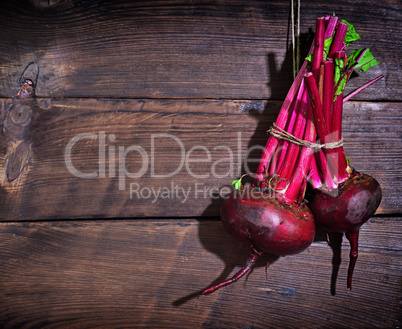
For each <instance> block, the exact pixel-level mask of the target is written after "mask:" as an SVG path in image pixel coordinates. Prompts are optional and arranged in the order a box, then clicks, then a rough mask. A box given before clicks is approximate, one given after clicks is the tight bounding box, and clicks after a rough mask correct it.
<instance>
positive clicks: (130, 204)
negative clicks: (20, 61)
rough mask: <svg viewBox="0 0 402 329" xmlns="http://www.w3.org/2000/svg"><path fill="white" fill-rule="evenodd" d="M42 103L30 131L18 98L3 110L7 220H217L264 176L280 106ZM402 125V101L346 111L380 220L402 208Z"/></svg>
mask: <svg viewBox="0 0 402 329" xmlns="http://www.w3.org/2000/svg"><path fill="white" fill-rule="evenodd" d="M36 101H37V103H36V105H35V103H34V105H32V104H31V105H29V106H31V107H29V106H28V105H27V106H28V109H31V112H29V111H28V110H27V112H29V113H31V114H29V113H28V114H27V116H28V117H30V116H31V117H30V118H31V119H30V125H27V126H20V125H15V124H12V123H11V121H10V117H11V116H12V115H13V114H12V113H14V112H13V111H15V110H13V109H15V108H16V107H17V105H18V104H16V102H17V101H16V100H14V103H13V104H14V105H13V106H12V107H11V108H10V105H9V102H10V100H7V101H5V104H3V105H4V106H3V116H4V122H3V136H2V138H0V141H1V145H0V151H1V152H0V159H1V163H2V165H1V172H0V174H1V175H0V177H2V180H1V191H0V193H1V198H0V203H1V207H2V212H1V215H0V218H1V219H2V220H20V219H25V220H32V219H58V218H61V219H63V218H98V217H111V218H118V217H128V218H132V217H147V216H151V217H152V216H167V217H181V216H183V217H188V216H190V217H192V216H216V215H218V214H219V209H220V204H221V201H222V199H223V198H224V196H225V195H227V194H228V192H229V191H230V190H231V182H232V180H233V179H236V178H238V177H239V174H240V172H242V173H243V172H246V166H245V165H244V162H245V160H247V162H246V164H247V166H248V167H249V168H250V170H253V168H254V169H255V165H256V163H252V162H251V160H254V161H258V159H259V157H260V153H261V149H262V147H263V146H264V145H265V142H266V140H267V133H266V130H267V128H269V126H270V125H271V124H272V121H273V120H274V119H275V117H276V115H277V112H278V110H279V107H280V105H281V103H280V102H262V101H173V100H94V99H37V100H36ZM23 108H25V107H23ZM25 109H26V108H25ZM18 113H19V112H18ZM24 113H25V112H24ZM21 118H24V116H21ZM401 120H402V117H401V115H400V104H399V103H350V104H347V105H346V106H345V117H344V125H343V126H344V128H343V129H344V138H345V151H346V154H347V155H348V156H349V157H350V158H351V160H352V165H353V166H354V167H355V168H356V169H357V170H361V171H362V172H366V173H367V174H370V175H373V176H374V177H376V178H377V179H378V181H379V182H380V184H381V185H382V188H383V201H382V204H381V205H380V208H379V209H378V212H377V213H379V214H390V213H394V214H395V213H398V212H399V213H400V212H401V210H402V208H401V202H400V200H401V199H400V195H401V189H400V186H401V176H400V163H401V161H402V154H401V129H402V128H401V126H402V122H401ZM82 134H87V135H82ZM256 146H259V149H258V150H255V151H252V147H256ZM127 150H128V151H127ZM70 155H71V156H70Z"/></svg>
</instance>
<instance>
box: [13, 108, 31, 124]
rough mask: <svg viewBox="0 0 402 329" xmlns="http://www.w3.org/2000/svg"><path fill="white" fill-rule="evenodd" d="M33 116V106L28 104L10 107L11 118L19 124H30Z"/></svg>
mask: <svg viewBox="0 0 402 329" xmlns="http://www.w3.org/2000/svg"><path fill="white" fill-rule="evenodd" d="M31 118H32V111H31V108H30V107H29V106H28V105H26V104H17V105H13V106H12V107H11V109H10V119H11V121H12V122H13V123H14V124H15V125H17V126H23V127H25V126H28V125H29V124H30V123H31Z"/></svg>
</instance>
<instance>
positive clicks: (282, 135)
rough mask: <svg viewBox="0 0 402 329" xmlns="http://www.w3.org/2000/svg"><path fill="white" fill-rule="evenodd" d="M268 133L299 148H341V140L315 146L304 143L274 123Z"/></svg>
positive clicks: (310, 143) (314, 144) (315, 144)
mask: <svg viewBox="0 0 402 329" xmlns="http://www.w3.org/2000/svg"><path fill="white" fill-rule="evenodd" d="M268 133H269V134H271V135H272V136H274V137H276V138H279V139H283V140H285V141H288V142H290V143H293V144H296V145H299V146H304V147H309V148H313V149H323V148H324V149H336V148H338V147H341V146H343V138H341V139H340V140H338V141H336V142H330V143H325V144H317V143H312V142H308V141H305V140H303V139H300V138H297V137H295V136H293V135H292V134H290V133H288V132H287V131H285V130H283V129H281V128H279V127H278V126H277V125H276V124H275V123H274V124H273V125H272V127H270V128H269V129H268Z"/></svg>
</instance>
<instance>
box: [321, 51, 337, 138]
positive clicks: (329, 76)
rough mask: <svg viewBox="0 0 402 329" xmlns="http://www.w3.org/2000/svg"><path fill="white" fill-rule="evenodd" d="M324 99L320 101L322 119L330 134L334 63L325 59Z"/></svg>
mask: <svg viewBox="0 0 402 329" xmlns="http://www.w3.org/2000/svg"><path fill="white" fill-rule="evenodd" d="M323 89H324V97H323V101H322V105H323V111H324V119H325V122H326V124H327V130H328V133H331V132H332V113H331V112H332V104H333V99H334V62H333V60H332V59H331V58H330V59H327V60H326V61H325V62H324V87H323Z"/></svg>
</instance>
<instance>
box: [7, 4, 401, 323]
mask: <svg viewBox="0 0 402 329" xmlns="http://www.w3.org/2000/svg"><path fill="white" fill-rule="evenodd" d="M0 9H1V10H0V25H1V28H0V39H1V40H2V42H1V45H2V47H1V49H0V77H1V79H0V97H1V99H0V108H1V125H2V130H1V139H0V164H1V165H0V205H1V212H0V221H1V222H0V327H1V328H80V329H81V328H191V327H194V328H254V329H260V328H296V327H297V328H324V327H325V328H399V327H400V326H401V321H402V319H401V317H400V313H401V312H400V311H401V310H400V306H399V305H400V299H401V291H402V289H401V288H402V276H401V273H402V261H401V259H402V258H401V256H402V246H401V230H402V218H401V213H402V203H401V197H400V195H401V192H402V191H401V188H400V186H401V183H402V174H401V166H400V164H401V161H402V153H401V147H402V144H401V142H402V128H401V126H402V115H401V111H400V110H401V106H400V101H401V92H402V86H401V79H400V71H401V60H400V44H401V41H402V40H401V35H402V34H401V33H400V32H401V29H400V21H401V6H400V3H399V1H396V0H384V1H381V2H376V1H372V0H370V1H362V0H358V1H352V0H342V1H338V2H336V3H330V2H323V1H318V0H317V1H314V0H307V1H304V0H303V1H302V3H301V33H302V35H301V39H302V41H303V44H305V45H308V47H307V48H309V46H310V43H311V40H312V36H313V30H314V27H315V19H316V18H317V17H319V16H322V15H327V14H331V13H332V12H336V14H337V15H338V16H339V17H341V18H344V19H346V20H348V21H350V22H352V23H353V24H354V25H355V27H356V29H357V31H358V32H359V34H360V35H361V40H359V41H357V42H356V45H355V47H356V48H362V47H370V49H371V50H372V52H373V54H374V55H375V57H376V58H377V59H378V60H379V61H380V63H381V64H380V65H379V66H378V67H375V68H373V69H372V70H370V71H369V72H367V73H365V74H361V75H359V76H357V77H355V78H354V79H352V80H351V82H350V85H349V86H348V87H347V88H348V89H347V91H346V92H349V91H351V90H353V89H354V88H356V87H357V86H359V85H361V84H362V83H364V82H366V81H368V80H369V79H370V78H373V77H375V76H377V75H379V74H381V73H382V74H384V76H385V78H384V79H382V80H381V81H379V82H378V83H377V84H376V85H375V86H372V87H370V88H368V89H367V90H365V91H364V92H362V93H361V94H359V95H358V96H357V97H356V98H355V99H354V100H353V101H351V102H349V103H347V104H346V105H345V110H344V118H343V120H344V121H343V126H344V138H345V151H346V153H347V155H348V157H349V158H350V159H351V160H352V164H353V165H354V167H355V168H356V169H358V170H361V171H363V172H365V173H368V174H370V175H372V176H374V177H375V178H376V179H377V180H378V181H379V182H380V184H381V186H382V188H383V200H382V203H381V205H380V207H379V209H378V211H377V214H376V215H375V216H374V217H373V218H371V219H370V220H369V222H368V223H367V224H365V225H364V226H363V227H362V229H361V242H360V253H359V260H358V262H357V266H356V270H355V276H354V284H353V290H351V291H347V290H346V271H347V265H348V251H349V247H348V244H347V243H346V242H345V241H343V242H342V241H339V240H338V241H336V237H332V239H331V242H332V243H331V245H328V242H327V240H326V235H325V233H324V232H321V231H318V232H317V235H316V238H315V241H314V242H313V244H312V245H311V246H310V247H309V248H308V250H307V251H305V252H303V253H301V254H299V255H295V256H288V257H283V258H279V259H277V260H276V261H274V262H273V263H271V265H270V267H269V268H268V271H267V278H266V277H265V269H264V267H265V265H266V262H267V259H262V260H261V262H259V263H258V264H257V266H256V268H255V270H254V271H253V272H252V273H251V274H250V275H249V276H248V277H247V278H245V279H242V280H241V281H239V282H238V283H236V284H234V285H232V286H228V287H226V288H224V289H222V290H220V291H218V292H216V293H214V294H212V295H209V296H200V294H199V293H200V291H201V290H202V289H204V288H206V287H208V286H209V285H210V284H211V283H212V282H218V281H219V280H222V279H224V278H226V277H228V276H229V275H230V274H231V273H233V272H234V271H236V270H237V269H238V268H239V267H240V266H242V264H243V263H244V261H245V258H246V253H247V251H246V250H245V248H244V246H242V245H241V244H240V243H238V242H237V241H235V240H234V239H233V238H231V237H230V236H229V235H228V234H227V233H226V232H225V231H224V229H223V228H222V225H221V223H220V221H219V209H220V204H221V202H222V198H223V196H224V195H225V194H226V193H227V192H228V191H229V189H230V183H231V181H232V180H233V179H235V178H237V177H238V175H239V173H240V172H242V170H244V169H245V165H248V166H250V167H251V168H253V166H255V161H254V162H253V161H252V160H253V159H254V160H256V159H258V158H259V155H260V152H261V146H263V145H264V144H265V141H266V138H267V134H266V130H267V129H268V128H269V126H270V125H271V124H272V122H273V121H274V119H275V117H276V115H277V113H278V111H279V108H280V106H281V103H282V100H283V99H284V97H285V95H286V92H287V90H288V88H289V86H290V84H291V83H292V73H291V71H292V58H291V52H290V51H289V29H288V27H289V13H290V3H289V2H288V1H225V0H216V1H204V0H200V1H176V0H170V1H100V0H89V1H78V0H76V1H74V0H68V1H58V0H52V1H42V0H31V1H4V2H2V3H1V5H0ZM303 48H304V47H303ZM305 51H306V50H305V49H302V52H305ZM33 61H34V62H36V63H38V65H39V68H40V74H39V79H38V84H37V88H36V93H37V98H35V99H28V100H17V99H15V98H14V97H15V95H16V93H17V91H18V88H19V84H18V80H19V77H20V75H21V73H22V71H23V70H24V68H25V67H26V65H27V64H28V63H29V62H33ZM253 146H260V147H256V148H255V149H254V150H253V151H252V152H249V151H250V148H251V147H253ZM119 152H120V153H119ZM245 159H248V160H250V161H248V162H246V163H245V162H244V160H245ZM336 242H338V243H336ZM339 263H340V265H339ZM337 264H338V265H339V273H338V275H336V268H337V266H338V265H337Z"/></svg>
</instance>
